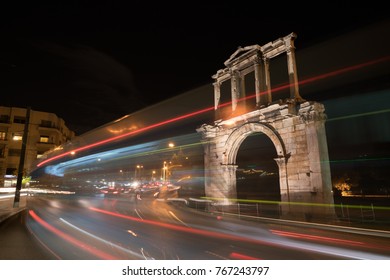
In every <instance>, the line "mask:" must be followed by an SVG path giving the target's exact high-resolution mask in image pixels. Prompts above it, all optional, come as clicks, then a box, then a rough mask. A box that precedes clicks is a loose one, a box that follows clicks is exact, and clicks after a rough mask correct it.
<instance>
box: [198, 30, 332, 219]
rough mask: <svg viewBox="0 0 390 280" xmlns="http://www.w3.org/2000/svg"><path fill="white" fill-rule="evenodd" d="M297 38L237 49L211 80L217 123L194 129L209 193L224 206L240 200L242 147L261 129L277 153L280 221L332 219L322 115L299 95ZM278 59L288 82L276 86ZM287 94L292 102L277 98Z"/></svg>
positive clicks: (319, 106)
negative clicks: (238, 177)
mask: <svg viewBox="0 0 390 280" xmlns="http://www.w3.org/2000/svg"><path fill="white" fill-rule="evenodd" d="M295 38H296V35H295V34H294V33H291V34H289V35H288V36H285V37H283V38H280V39H278V40H275V41H272V42H269V43H268V44H265V45H263V46H259V45H253V46H248V47H244V48H241V47H239V48H238V50H237V51H236V52H234V53H233V54H232V55H231V57H230V58H229V59H228V60H227V61H225V63H224V65H225V66H226V68H224V69H221V70H219V71H217V73H216V74H215V75H213V76H212V77H213V79H214V84H213V85H214V110H215V121H214V123H213V124H204V125H202V126H201V127H200V128H199V129H198V130H197V131H198V133H201V134H202V142H203V146H204V152H205V158H204V159H205V178H206V179H205V192H206V196H208V197H213V198H217V199H220V202H221V203H222V204H229V203H230V201H231V200H230V199H234V198H237V190H236V186H237V182H236V181H237V180H236V170H237V164H236V158H237V153H238V150H239V148H240V145H241V144H242V143H243V141H244V140H245V138H246V137H248V136H249V135H251V134H253V133H259V132H260V133H263V134H265V135H266V136H267V137H269V139H270V140H271V141H272V143H273V145H274V147H275V150H276V155H275V158H274V160H275V161H276V163H277V165H278V168H279V186H280V194H281V203H280V205H281V210H282V211H281V214H282V217H283V216H285V217H287V216H296V217H298V218H299V217H305V216H307V215H310V216H316V215H320V216H321V217H323V216H324V215H325V216H327V215H329V216H333V215H334V209H333V207H332V206H331V205H332V204H333V194H332V186H331V175H330V165H329V157H328V146H327V139H326V132H325V121H326V115H325V113H324V111H325V110H324V106H323V105H322V104H320V103H317V102H313V101H306V100H304V99H303V98H302V97H301V96H300V94H299V82H298V75H297V68H296V61H295V47H294V40H295ZM281 55H285V56H287V71H285V72H287V75H288V81H289V82H288V84H287V85H285V86H282V87H280V88H278V89H272V88H271V75H270V74H271V72H272V71H271V70H272V68H271V64H270V62H271V60H272V61H275V63H276V64H278V63H279V64H280V60H277V59H280V57H283V56H281ZM283 90H285V91H287V92H288V94H287V95H288V97H286V98H284V99H278V100H273V95H275V94H276V93H278V94H279V92H282V91H283ZM249 92H254V94H253V96H250V95H248V93H249ZM324 204H325V206H324ZM319 205H321V207H320V206H319ZM328 205H329V207H327V206H328Z"/></svg>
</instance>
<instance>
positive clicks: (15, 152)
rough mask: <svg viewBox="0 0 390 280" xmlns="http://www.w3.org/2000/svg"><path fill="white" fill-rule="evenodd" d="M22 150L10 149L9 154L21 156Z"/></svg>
mask: <svg viewBox="0 0 390 280" xmlns="http://www.w3.org/2000/svg"><path fill="white" fill-rule="evenodd" d="M20 154H21V150H20V149H9V150H8V156H10V157H20Z"/></svg>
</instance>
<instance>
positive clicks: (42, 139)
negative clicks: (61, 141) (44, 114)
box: [39, 135, 49, 143]
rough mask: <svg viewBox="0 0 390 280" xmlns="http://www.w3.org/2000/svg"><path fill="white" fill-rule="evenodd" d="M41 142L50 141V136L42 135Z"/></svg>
mask: <svg viewBox="0 0 390 280" xmlns="http://www.w3.org/2000/svg"><path fill="white" fill-rule="evenodd" d="M39 142H40V143H49V136H44V135H41V137H40V138H39Z"/></svg>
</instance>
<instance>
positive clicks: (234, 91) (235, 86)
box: [231, 72, 240, 113]
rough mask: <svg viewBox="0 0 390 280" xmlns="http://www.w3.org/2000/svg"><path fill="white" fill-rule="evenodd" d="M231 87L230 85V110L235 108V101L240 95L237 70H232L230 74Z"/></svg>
mask: <svg viewBox="0 0 390 280" xmlns="http://www.w3.org/2000/svg"><path fill="white" fill-rule="evenodd" d="M231 77H232V78H231V87H232V89H231V90H232V112H233V113H234V111H235V110H236V108H237V102H238V98H239V96H240V86H239V85H240V81H239V79H240V78H239V76H238V73H237V72H233V73H232V75H231Z"/></svg>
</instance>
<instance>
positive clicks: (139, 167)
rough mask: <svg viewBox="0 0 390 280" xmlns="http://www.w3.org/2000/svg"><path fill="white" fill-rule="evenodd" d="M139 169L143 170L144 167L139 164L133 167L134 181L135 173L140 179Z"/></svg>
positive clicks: (135, 178)
mask: <svg viewBox="0 0 390 280" xmlns="http://www.w3.org/2000/svg"><path fill="white" fill-rule="evenodd" d="M141 168H144V166H143V165H139V164H137V166H136V167H135V169H134V180H137V173H138V176H139V177H141ZM137 170H138V171H137Z"/></svg>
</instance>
